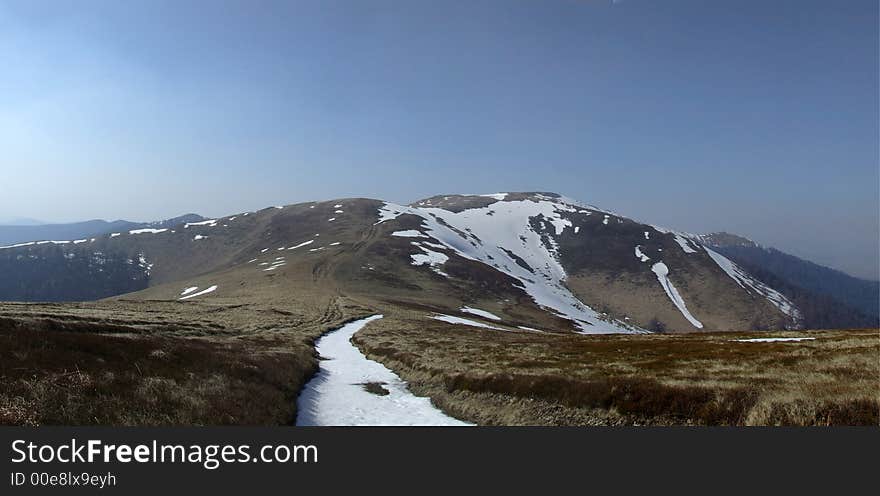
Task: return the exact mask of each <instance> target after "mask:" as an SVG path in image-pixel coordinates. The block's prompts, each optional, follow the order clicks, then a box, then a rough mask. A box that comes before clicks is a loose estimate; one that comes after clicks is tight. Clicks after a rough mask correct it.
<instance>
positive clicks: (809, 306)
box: [700, 233, 880, 328]
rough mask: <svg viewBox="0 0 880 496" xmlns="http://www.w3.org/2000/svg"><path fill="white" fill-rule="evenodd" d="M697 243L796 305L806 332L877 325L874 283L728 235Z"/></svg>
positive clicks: (878, 299)
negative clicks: (774, 289)
mask: <svg viewBox="0 0 880 496" xmlns="http://www.w3.org/2000/svg"><path fill="white" fill-rule="evenodd" d="M700 241H701V242H703V243H705V244H706V245H707V246H711V247H712V249H714V250H716V251H718V252H719V253H722V254H723V255H724V256H726V257H727V258H729V259H731V260H733V261H735V262H736V263H737V264H739V265H740V266H742V267H744V268H745V269H746V270H748V271H749V272H750V273H752V274H754V275H755V276H757V277H758V278H760V279H761V280H763V281H766V282H768V283H769V284H771V285H773V287H775V288H777V289H779V290H780V292H782V293H783V294H785V295H786V296H787V297H788V298H790V299H791V300H793V301H795V302H796V303H797V306H798V308H802V309H803V310H804V313H805V315H804V324H805V325H806V326H808V327H812V328H847V327H861V326H877V325H878V321H880V317H878V314H880V282H878V281H867V280H864V279H859V278H856V277H852V276H850V275H848V274H844V273H843V272H840V271H837V270H834V269H830V268H828V267H823V266H821V265H818V264H815V263H813V262H810V261H807V260H803V259H801V258H798V257H795V256H794V255H789V254H788V253H785V252H782V251H780V250H777V249H775V248H772V247H765V246H761V245H759V244H758V243H755V242H754V241H752V240H750V239H747V238H743V237H741V236H736V235H733V234H729V233H712V234H707V235H703V236H700Z"/></svg>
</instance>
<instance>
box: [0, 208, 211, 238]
mask: <svg viewBox="0 0 880 496" xmlns="http://www.w3.org/2000/svg"><path fill="white" fill-rule="evenodd" d="M200 220H204V217H202V216H200V215H196V214H186V215H182V216H180V217H175V218H173V219H168V220H164V221H158V222H131V221H127V220H116V221H112V222H108V221H106V220H89V221H85V222H74V223H70V224H21V223H19V224H17V225H0V246H7V245H14V244H18V243H26V242H29V241H60V240H75V239H85V238H92V237H95V236H101V235H104V234H109V233H112V232H121V231H127V230H132V229H138V228H143V227H156V226H166V225H176V224H182V223H184V222H198V221H200Z"/></svg>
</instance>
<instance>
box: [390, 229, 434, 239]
mask: <svg viewBox="0 0 880 496" xmlns="http://www.w3.org/2000/svg"><path fill="white" fill-rule="evenodd" d="M391 235H392V236H399V237H401V238H427V236H425V235H424V234H422V233H421V232H419V231H416V230H414V229H409V230H407V231H395V232H393V233H391Z"/></svg>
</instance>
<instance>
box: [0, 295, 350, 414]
mask: <svg viewBox="0 0 880 496" xmlns="http://www.w3.org/2000/svg"><path fill="white" fill-rule="evenodd" d="M285 308H290V309H292V310H297V307H296V306H295V305H290V306H289V307H285ZM359 311H360V309H357V308H348V307H346V306H345V305H344V304H343V305H337V304H336V302H335V301H332V302H331V304H329V305H328V306H325V307H314V308H311V309H305V310H303V311H286V310H285V311H284V312H283V313H278V312H277V311H276V309H275V308H274V307H271V306H270V307H253V308H251V307H249V306H245V305H233V306H227V305H198V304H196V305H179V304H174V303H161V302H152V303H143V302H132V303H118V302H117V303H113V302H109V303H108V302H105V303H95V304H72V305H18V304H0V315H2V317H0V425H88V424H97V425H229V424H235V425H289V424H292V423H293V422H294V421H295V418H296V398H297V395H298V394H299V391H300V389H301V388H302V386H303V385H304V384H305V382H307V381H308V379H309V378H311V376H312V375H313V374H314V373H315V372H316V370H317V357H316V353H315V350H314V347H313V341H314V339H315V338H316V337H317V336H319V335H320V334H321V333H323V332H325V331H326V330H327V329H329V328H333V327H336V326H338V325H340V324H341V323H342V322H344V321H345V320H348V319H351V318H353V317H356V316H358V315H359V314H358V313H357V312H359Z"/></svg>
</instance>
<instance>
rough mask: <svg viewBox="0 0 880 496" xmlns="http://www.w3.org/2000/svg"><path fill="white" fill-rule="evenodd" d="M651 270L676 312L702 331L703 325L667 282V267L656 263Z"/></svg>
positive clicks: (670, 283)
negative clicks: (676, 309)
mask: <svg viewBox="0 0 880 496" xmlns="http://www.w3.org/2000/svg"><path fill="white" fill-rule="evenodd" d="M651 270H652V271H653V272H654V274H657V280H658V281H660V285H661V286H663V290H664V291H666V295H667V296H669V299H670V300H672V303H673V304H675V306H676V307H677V308H678V311H679V312H681V314H682V315H684V318H686V319H688V322H690V323H691V324H693V326H694V327H696V328H697V329H702V328H703V324H702V322H700V321H699V320H697V319H696V318H695V317H694V316H693V315H691V313H690V312H689V311H688V309H687V306H686V305H685V304H684V299H682V297H681V295H680V294H679V293H678V290H677V289H675V286H673V285H672V281H670V280H669V267H667V266H666V264H665V263H663V262H657V263H655V264H654V265H653V266H652V267H651Z"/></svg>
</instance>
